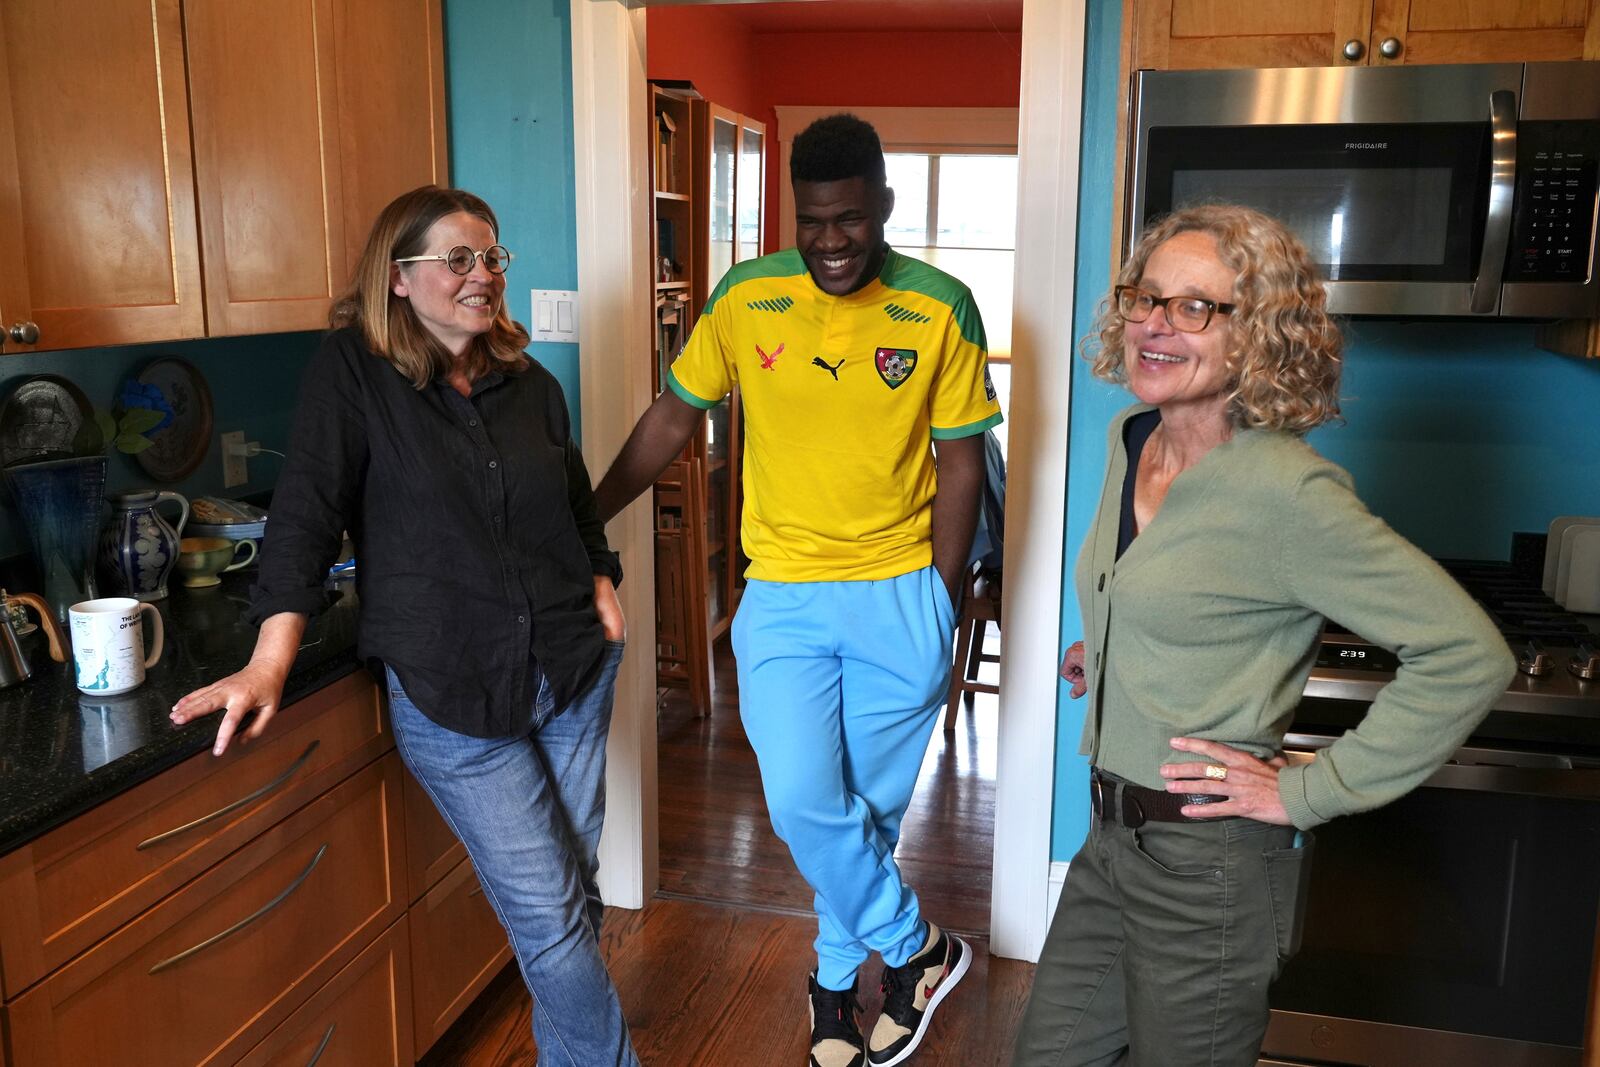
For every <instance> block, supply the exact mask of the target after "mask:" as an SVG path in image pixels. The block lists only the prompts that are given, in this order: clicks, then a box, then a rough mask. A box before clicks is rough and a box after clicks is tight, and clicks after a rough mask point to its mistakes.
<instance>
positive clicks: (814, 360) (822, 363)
mask: <svg viewBox="0 0 1600 1067" xmlns="http://www.w3.org/2000/svg"><path fill="white" fill-rule="evenodd" d="M811 365H812V366H813V367H821V368H822V369H823V370H825V371H827V372H828V373H829V374H831V375H833V380H834V381H838V380H839V368H840V367H842V366H844V360H842V359H841V360H840V361H839V362H838V363H836V364H834V365H833V366H829V365H828V361H827V360H825V359H823V358H822V357H821V356H812V357H811Z"/></svg>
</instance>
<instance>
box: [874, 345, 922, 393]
mask: <svg viewBox="0 0 1600 1067" xmlns="http://www.w3.org/2000/svg"><path fill="white" fill-rule="evenodd" d="M873 363H874V365H875V366H877V368H878V377H880V378H882V379H883V384H884V385H887V386H888V387H889V388H890V389H898V388H900V386H902V385H904V384H905V381H906V379H907V378H910V377H911V372H912V371H914V370H916V369H917V353H916V350H915V349H912V348H880V349H878V351H877V353H876V354H875V355H874V357H873Z"/></svg>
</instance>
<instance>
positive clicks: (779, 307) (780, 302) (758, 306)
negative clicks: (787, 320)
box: [744, 296, 794, 315]
mask: <svg viewBox="0 0 1600 1067" xmlns="http://www.w3.org/2000/svg"><path fill="white" fill-rule="evenodd" d="M744 306H745V307H747V308H749V309H750V310H751V311H772V312H775V313H777V314H779V315H782V314H783V313H784V312H785V311H788V310H789V309H790V308H792V307H794V298H793V297H789V296H780V297H778V298H777V299H776V300H747V301H745V305H744Z"/></svg>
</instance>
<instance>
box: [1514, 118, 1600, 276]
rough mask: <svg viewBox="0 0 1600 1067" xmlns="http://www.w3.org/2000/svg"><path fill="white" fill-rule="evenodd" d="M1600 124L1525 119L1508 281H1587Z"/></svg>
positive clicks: (1519, 132)
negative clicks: (1599, 125)
mask: <svg viewBox="0 0 1600 1067" xmlns="http://www.w3.org/2000/svg"><path fill="white" fill-rule="evenodd" d="M1597 172H1600V127H1597V125H1596V124H1594V123H1572V122H1526V121H1525V122H1522V123H1520V124H1519V125H1518V127H1517V191H1516V200H1515V207H1514V209H1513V210H1514V224H1513V229H1512V234H1511V251H1510V254H1509V255H1508V256H1507V259H1508V262H1507V263H1506V280H1507V281H1535V282H1583V281H1585V280H1587V278H1588V275H1589V252H1590V250H1591V249H1593V248H1594V219H1595V192H1596V175H1597Z"/></svg>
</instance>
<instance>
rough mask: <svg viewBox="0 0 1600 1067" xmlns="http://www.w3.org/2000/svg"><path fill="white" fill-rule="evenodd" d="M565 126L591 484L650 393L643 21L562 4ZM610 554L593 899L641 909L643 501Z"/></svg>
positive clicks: (646, 861)
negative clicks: (613, 565) (622, 643)
mask: <svg viewBox="0 0 1600 1067" xmlns="http://www.w3.org/2000/svg"><path fill="white" fill-rule="evenodd" d="M571 3H572V120H573V121H572V125H573V134H574V141H575V150H576V157H577V158H576V163H577V206H578V219H577V222H578V291H579V292H580V293H581V294H582V299H581V300H580V301H579V302H578V316H579V322H578V328H579V334H578V335H579V336H580V337H582V338H583V343H582V347H581V349H580V352H579V357H578V362H579V387H580V389H581V390H582V397H581V403H582V411H583V453H584V457H585V459H586V460H587V462H588V466H589V471H590V473H591V475H593V476H594V477H596V478H598V477H599V475H600V474H601V472H603V471H604V470H605V469H606V467H608V466H610V464H611V461H612V459H613V458H615V456H616V454H617V453H618V452H619V451H620V450H621V448H622V444H623V442H624V441H625V440H627V437H628V433H629V432H630V431H631V430H632V429H633V424H634V422H635V421H636V420H637V419H638V417H639V416H640V414H642V413H643V412H644V409H645V408H646V407H648V406H649V405H650V401H651V400H652V399H653V397H652V395H651V391H650V361H649V360H648V359H646V358H644V356H645V355H646V354H647V353H649V351H650V347H651V338H650V330H649V326H650V323H649V319H650V315H651V307H650V302H649V293H650V288H651V286H650V279H651V278H652V277H653V275H652V273H651V270H650V232H649V224H648V216H647V213H646V212H647V208H646V206H645V205H646V199H645V198H646V190H647V189H648V187H649V178H648V175H647V172H646V161H647V160H648V159H649V158H650V157H649V152H650V147H649V140H648V138H649V129H650V117H649V115H648V107H649V99H648V95H647V89H646V82H645V63H644V47H645V45H644V34H645V27H644V12H642V11H638V12H630V11H629V10H627V9H626V8H624V7H623V6H622V5H621V4H619V3H615V2H608V3H596V2H594V0H571ZM607 534H608V536H609V538H610V540H611V547H612V548H614V549H616V550H617V551H618V552H620V553H621V555H622V560H623V566H624V568H625V569H626V571H627V574H626V580H625V581H624V582H623V583H622V587H621V588H620V589H619V590H618V592H619V594H620V596H621V599H622V610H623V612H624V614H625V615H626V616H627V619H628V643H629V648H628V654H627V655H626V656H625V657H624V658H623V661H622V670H621V673H620V675H619V676H618V678H617V697H616V710H615V711H614V712H613V715H612V721H611V737H610V740H609V742H608V743H607V745H606V759H607V770H606V825H605V832H604V834H603V835H602V836H601V838H600V893H601V896H602V897H603V898H604V899H605V902H606V903H607V904H612V905H615V906H617V907H623V908H642V907H644V905H645V902H646V901H647V900H649V899H650V898H651V897H652V896H654V895H655V891H656V886H657V884H658V871H657V867H658V862H657V837H658V835H657V832H656V810H657V809H656V701H655V692H656V688H655V681H656V679H655V671H656V661H655V647H656V609H655V589H656V583H655V536H654V533H653V531H652V529H651V522H650V495H649V494H648V493H646V494H644V495H643V496H642V497H641V498H640V499H639V500H637V501H635V502H634V503H633V505H632V506H631V507H629V508H628V509H627V510H626V511H624V512H623V513H622V514H621V515H619V516H617V518H616V519H614V520H613V521H612V522H611V524H610V526H609V527H608V528H607Z"/></svg>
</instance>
